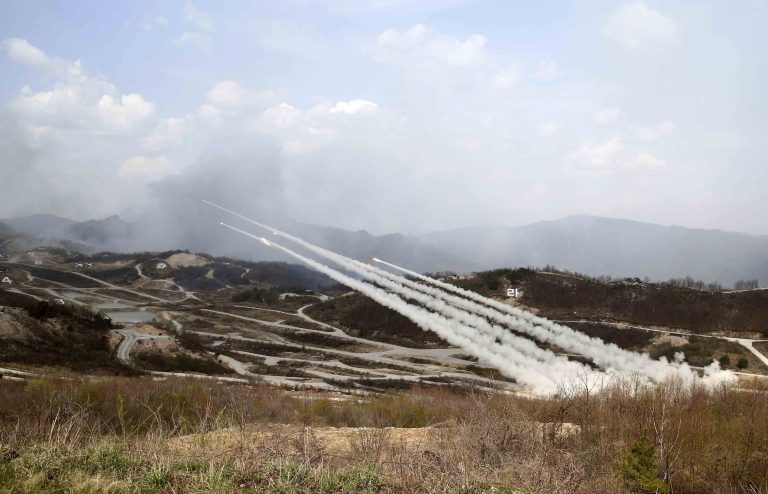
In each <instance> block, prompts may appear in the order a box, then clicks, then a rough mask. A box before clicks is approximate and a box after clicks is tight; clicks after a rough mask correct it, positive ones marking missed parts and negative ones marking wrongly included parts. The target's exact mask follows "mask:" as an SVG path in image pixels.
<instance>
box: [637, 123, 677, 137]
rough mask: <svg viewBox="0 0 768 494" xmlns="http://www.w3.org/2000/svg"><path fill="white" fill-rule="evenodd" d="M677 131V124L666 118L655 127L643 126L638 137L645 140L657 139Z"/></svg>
mask: <svg viewBox="0 0 768 494" xmlns="http://www.w3.org/2000/svg"><path fill="white" fill-rule="evenodd" d="M674 131H675V125H674V124H673V123H672V122H670V121H669V120H666V121H664V122H661V123H660V124H659V125H656V126H655V127H643V128H641V129H640V130H638V132H637V137H639V138H640V139H642V140H644V141H655V140H657V139H660V138H662V137H664V136H667V135H669V134H671V133H672V132H674Z"/></svg>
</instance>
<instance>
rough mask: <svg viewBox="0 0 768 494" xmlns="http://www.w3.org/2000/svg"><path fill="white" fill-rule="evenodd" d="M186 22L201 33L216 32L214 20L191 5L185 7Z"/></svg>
mask: <svg viewBox="0 0 768 494" xmlns="http://www.w3.org/2000/svg"><path fill="white" fill-rule="evenodd" d="M184 20H185V21H186V22H187V23H189V24H191V25H192V26H194V27H196V28H197V29H199V30H201V31H208V32H213V31H215V30H216V23H215V22H213V19H211V17H210V16H209V15H208V14H206V13H204V12H202V11H201V10H200V9H198V8H197V7H195V6H194V5H191V4H187V6H186V7H184Z"/></svg>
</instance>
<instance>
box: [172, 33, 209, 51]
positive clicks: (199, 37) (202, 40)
mask: <svg viewBox="0 0 768 494" xmlns="http://www.w3.org/2000/svg"><path fill="white" fill-rule="evenodd" d="M173 42H174V43H175V44H177V45H180V46H183V45H190V46H194V47H195V48H197V49H198V50H200V51H201V52H203V53H205V54H210V53H211V48H212V46H213V36H211V35H210V34H208V33H203V32H199V31H185V32H184V33H182V35H181V36H179V37H178V38H176V39H174V40H173Z"/></svg>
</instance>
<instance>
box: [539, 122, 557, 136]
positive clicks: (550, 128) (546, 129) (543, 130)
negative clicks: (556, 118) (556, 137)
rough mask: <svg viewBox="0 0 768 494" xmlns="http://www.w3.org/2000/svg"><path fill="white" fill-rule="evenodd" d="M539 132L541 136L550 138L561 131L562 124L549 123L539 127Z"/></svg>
mask: <svg viewBox="0 0 768 494" xmlns="http://www.w3.org/2000/svg"><path fill="white" fill-rule="evenodd" d="M538 130H539V134H541V135H543V136H544V137H548V136H551V135H553V134H554V133H555V132H557V131H558V130H560V124H559V123H557V122H547V123H544V124H541V125H539V128H538Z"/></svg>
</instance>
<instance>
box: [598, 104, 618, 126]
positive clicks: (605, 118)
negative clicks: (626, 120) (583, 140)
mask: <svg viewBox="0 0 768 494" xmlns="http://www.w3.org/2000/svg"><path fill="white" fill-rule="evenodd" d="M619 115H621V108H617V107H611V108H603V109H602V110H600V111H599V112H597V115H595V120H597V122H598V123H601V124H606V123H610V122H613V121H615V120H616V119H618V118H619Z"/></svg>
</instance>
